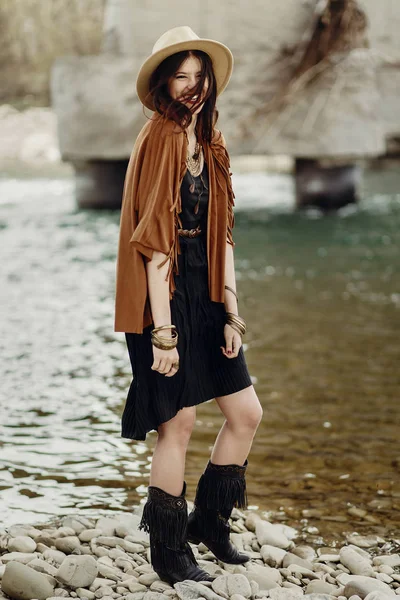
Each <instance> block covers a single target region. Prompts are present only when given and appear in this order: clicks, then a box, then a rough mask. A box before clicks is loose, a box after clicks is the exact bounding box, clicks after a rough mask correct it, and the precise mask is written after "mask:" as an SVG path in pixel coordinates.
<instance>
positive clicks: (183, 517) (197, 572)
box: [139, 483, 213, 585]
mask: <svg viewBox="0 0 400 600" xmlns="http://www.w3.org/2000/svg"><path fill="white" fill-rule="evenodd" d="M185 493H186V483H184V485H183V490H182V494H181V495H180V496H172V495H171V494H168V493H167V492H164V490H162V489H161V488H158V487H155V486H149V489H148V499H147V502H146V504H145V506H144V509H143V516H142V520H141V522H140V525H139V529H143V530H144V531H147V532H148V533H149V534H150V554H151V564H152V566H153V569H154V571H155V572H156V573H157V575H158V576H159V577H160V579H162V580H163V581H166V582H167V583H169V584H171V585H173V584H174V583H177V582H178V581H184V580H185V579H191V580H193V581H213V578H212V577H210V576H209V574H208V573H206V572H205V571H203V570H202V569H200V567H199V566H198V564H197V562H196V559H195V557H194V555H193V552H192V549H191V547H190V546H189V544H188V542H187V520H188V513H187V503H186V500H185Z"/></svg>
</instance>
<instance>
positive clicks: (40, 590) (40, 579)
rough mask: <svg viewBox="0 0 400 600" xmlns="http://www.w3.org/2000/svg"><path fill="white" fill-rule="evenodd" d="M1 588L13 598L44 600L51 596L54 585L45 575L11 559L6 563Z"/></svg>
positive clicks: (18, 599)
mask: <svg viewBox="0 0 400 600" xmlns="http://www.w3.org/2000/svg"><path fill="white" fill-rule="evenodd" d="M1 589H2V591H3V592H4V593H5V594H8V596H11V598H15V600H32V599H33V598H35V599H37V600H46V598H49V597H50V596H53V591H54V586H52V585H51V584H50V582H49V581H48V579H47V577H46V576H45V575H43V574H42V573H38V572H37V571H35V570H34V569H31V568H30V567H28V566H26V565H24V564H22V563H19V562H16V561H12V562H9V563H8V564H7V565H6V569H5V571H4V575H3V578H2V581H1Z"/></svg>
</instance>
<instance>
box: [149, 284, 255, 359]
mask: <svg viewBox="0 0 400 600" xmlns="http://www.w3.org/2000/svg"><path fill="white" fill-rule="evenodd" d="M225 288H226V289H228V290H229V291H231V292H232V293H233V294H235V296H236V299H237V295H236V292H235V291H234V290H233V289H232V288H230V287H229V286H227V285H226V286H225ZM225 315H226V323H227V325H230V326H231V327H232V329H234V330H235V331H237V332H238V333H239V335H244V334H245V333H246V321H245V320H244V319H242V317H239V315H235V313H232V312H227V313H225ZM165 329H171V334H172V335H171V337H170V338H167V337H165V336H162V335H159V334H158V332H159V331H163V330H165ZM151 342H152V344H153V346H155V347H156V348H160V350H172V349H173V348H176V346H177V345H178V332H177V331H176V326H175V325H162V326H161V327H155V328H154V329H153V330H152V332H151Z"/></svg>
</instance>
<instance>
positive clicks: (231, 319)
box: [225, 285, 246, 335]
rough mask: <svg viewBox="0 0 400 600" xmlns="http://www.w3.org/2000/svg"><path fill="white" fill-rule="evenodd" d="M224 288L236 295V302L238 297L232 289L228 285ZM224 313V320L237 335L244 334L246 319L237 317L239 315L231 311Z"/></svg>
mask: <svg viewBox="0 0 400 600" xmlns="http://www.w3.org/2000/svg"><path fill="white" fill-rule="evenodd" d="M225 289H226V290H229V291H230V292H232V294H234V296H235V297H236V300H237V302H239V298H238V297H237V294H236V292H235V290H234V289H232V288H231V287H229V285H226V286H225ZM225 315H226V322H227V324H228V325H230V326H231V327H232V329H234V330H235V331H237V332H238V333H239V335H244V334H245V333H246V321H245V320H244V319H242V317H239V315H235V313H231V312H227V313H225Z"/></svg>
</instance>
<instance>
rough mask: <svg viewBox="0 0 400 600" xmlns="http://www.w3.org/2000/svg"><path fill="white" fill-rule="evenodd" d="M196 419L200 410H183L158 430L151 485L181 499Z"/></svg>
mask: <svg viewBox="0 0 400 600" xmlns="http://www.w3.org/2000/svg"><path fill="white" fill-rule="evenodd" d="M195 419H196V407H195V406H189V407H187V408H183V409H182V410H180V411H179V412H178V413H177V414H176V415H175V417H174V418H173V419H170V420H169V421H167V422H166V423H163V424H162V425H160V427H159V428H158V438H157V443H156V447H155V449H154V453H153V460H152V463H151V472H150V485H152V486H156V487H159V488H161V489H162V490H164V492H168V494H172V495H173V496H179V495H180V494H181V493H182V488H183V480H184V473H185V458H186V450H187V447H188V444H189V440H190V436H191V434H192V430H193V426H194V422H195Z"/></svg>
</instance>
